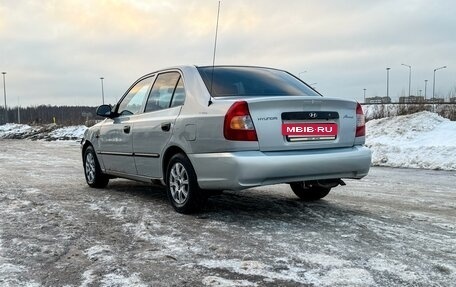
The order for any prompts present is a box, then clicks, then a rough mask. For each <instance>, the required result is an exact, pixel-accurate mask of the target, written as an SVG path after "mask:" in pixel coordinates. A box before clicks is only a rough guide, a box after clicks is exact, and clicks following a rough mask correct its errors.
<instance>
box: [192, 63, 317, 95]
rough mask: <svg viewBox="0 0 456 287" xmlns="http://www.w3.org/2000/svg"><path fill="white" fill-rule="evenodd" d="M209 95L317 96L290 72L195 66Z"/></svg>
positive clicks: (257, 68)
mask: <svg viewBox="0 0 456 287" xmlns="http://www.w3.org/2000/svg"><path fill="white" fill-rule="evenodd" d="M198 71H199V73H200V75H201V77H202V79H203V81H204V84H205V85H206V87H207V90H208V91H209V93H210V94H211V96H212V97H233V96H240V97H257V96H319V94H318V93H316V92H315V91H314V90H312V89H311V88H309V87H308V86H307V85H306V84H304V83H303V82H301V81H300V80H299V79H297V78H295V77H294V76H292V75H291V74H289V73H287V72H284V71H280V70H275V69H268V68H259V67H234V66H233V67H230V66H219V67H212V66H207V67H198Z"/></svg>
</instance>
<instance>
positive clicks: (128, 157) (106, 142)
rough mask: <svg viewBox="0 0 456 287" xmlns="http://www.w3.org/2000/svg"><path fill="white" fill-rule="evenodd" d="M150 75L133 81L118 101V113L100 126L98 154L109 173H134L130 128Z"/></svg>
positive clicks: (140, 109) (150, 83)
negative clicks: (135, 81)
mask: <svg viewBox="0 0 456 287" xmlns="http://www.w3.org/2000/svg"><path fill="white" fill-rule="evenodd" d="M152 82H153V77H148V78H145V79H142V80H140V81H139V82H137V83H135V84H134V85H133V86H132V88H130V90H129V92H128V93H127V94H126V95H125V96H124V97H123V98H122V100H121V101H120V102H119V104H118V108H117V110H116V112H117V113H118V116H117V117H115V118H113V119H111V120H106V122H105V123H104V124H103V126H102V127H101V129H100V138H99V149H98V150H99V152H98V153H99V154H100V155H101V157H102V159H103V162H104V167H105V169H106V171H107V172H108V173H109V172H110V171H111V172H116V173H122V174H130V175H136V174H137V171H136V166H135V159H134V156H133V155H134V154H133V141H132V140H133V138H132V129H133V123H134V122H135V120H136V118H137V117H138V116H139V114H140V113H141V112H142V111H143V109H144V104H145V101H146V99H147V96H148V94H149V91H150V87H151V86H152Z"/></svg>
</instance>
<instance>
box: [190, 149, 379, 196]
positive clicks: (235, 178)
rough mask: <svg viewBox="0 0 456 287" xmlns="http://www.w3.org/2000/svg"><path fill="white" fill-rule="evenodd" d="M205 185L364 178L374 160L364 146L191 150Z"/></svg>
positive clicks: (245, 185) (236, 187) (220, 186)
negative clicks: (283, 150) (274, 150)
mask: <svg viewBox="0 0 456 287" xmlns="http://www.w3.org/2000/svg"><path fill="white" fill-rule="evenodd" d="M188 156H189V158H190V161H191V162H192V164H193V166H194V168H195V171H196V174H197V177H198V184H199V186H200V187H201V188H203V189H228V190H241V189H245V188H249V187H254V186H259V185H269V184H277V183H287V182H293V181H305V180H318V179H331V178H356V179H359V178H362V177H364V176H366V175H367V173H368V171H369V168H370V164H371V151H370V150H369V149H368V148H366V147H363V146H354V147H348V148H337V149H324V150H322V149H319V150H306V151H287V152H261V151H242V152H227V153H205V154H189V155H188Z"/></svg>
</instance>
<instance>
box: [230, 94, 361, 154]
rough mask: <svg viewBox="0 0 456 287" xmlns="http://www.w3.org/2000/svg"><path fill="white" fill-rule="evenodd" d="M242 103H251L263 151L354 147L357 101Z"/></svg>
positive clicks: (287, 99) (309, 99) (258, 99)
mask: <svg viewBox="0 0 456 287" xmlns="http://www.w3.org/2000/svg"><path fill="white" fill-rule="evenodd" d="M239 100H241V99H239ZM242 100H245V101H246V102H247V103H248V106H249V110H250V114H251V117H252V120H253V123H254V125H255V129H256V132H257V136H258V144H259V146H260V150H261V151H289V150H303V149H322V148H338V147H350V146H353V144H354V141H355V132H356V105H357V103H356V102H355V101H350V100H343V99H336V98H323V97H298V96H288V97H255V98H252V97H245V98H242ZM317 130H318V132H317Z"/></svg>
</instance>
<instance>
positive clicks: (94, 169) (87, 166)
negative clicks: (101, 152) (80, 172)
mask: <svg viewBox="0 0 456 287" xmlns="http://www.w3.org/2000/svg"><path fill="white" fill-rule="evenodd" d="M83 164H84V175H85V179H86V182H87V184H88V185H89V186H90V187H95V188H103V187H106V185H108V183H109V177H108V176H107V175H106V174H104V173H103V172H102V171H101V168H100V163H99V162H98V159H97V155H96V153H95V150H94V149H93V147H92V146H88V147H87V148H86V149H85V151H84V157H83Z"/></svg>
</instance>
